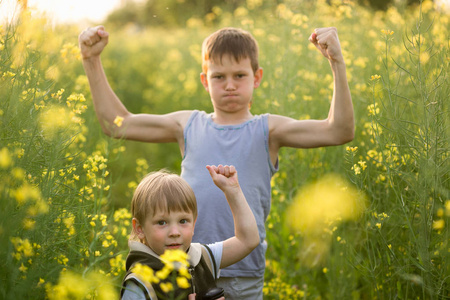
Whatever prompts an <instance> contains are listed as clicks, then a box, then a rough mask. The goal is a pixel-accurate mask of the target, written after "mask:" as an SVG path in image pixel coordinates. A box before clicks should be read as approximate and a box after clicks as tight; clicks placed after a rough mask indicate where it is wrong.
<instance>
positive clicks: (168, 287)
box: [160, 282, 173, 293]
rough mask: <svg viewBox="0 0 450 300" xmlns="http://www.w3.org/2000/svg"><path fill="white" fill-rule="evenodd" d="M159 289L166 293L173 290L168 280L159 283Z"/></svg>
mask: <svg viewBox="0 0 450 300" xmlns="http://www.w3.org/2000/svg"><path fill="white" fill-rule="evenodd" d="M160 287H161V290H162V291H163V292H164V293H168V292H170V291H173V285H172V284H171V283H170V282H163V283H161V284H160Z"/></svg>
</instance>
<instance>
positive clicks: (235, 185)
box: [206, 165, 259, 268]
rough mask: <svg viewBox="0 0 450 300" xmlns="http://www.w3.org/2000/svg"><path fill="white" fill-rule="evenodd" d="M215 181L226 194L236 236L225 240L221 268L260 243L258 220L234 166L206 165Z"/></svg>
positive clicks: (235, 260) (248, 252)
mask: <svg viewBox="0 0 450 300" xmlns="http://www.w3.org/2000/svg"><path fill="white" fill-rule="evenodd" d="M206 168H207V169H208V171H209V174H210V175H211V178H212V179H213V181H214V183H215V184H216V185H217V187H219V188H220V189H221V190H222V191H223V192H224V194H225V197H226V198H227V201H228V204H229V205H230V208H231V212H232V214H233V218H234V234H235V236H233V237H231V238H229V239H227V240H226V241H224V242H223V254H222V261H221V264H220V268H225V267H228V266H229V265H232V264H234V263H236V262H238V261H240V260H241V259H243V258H244V257H246V256H247V255H248V254H250V252H252V251H253V249H255V248H256V246H258V244H259V233H258V227H257V225H256V220H255V217H254V215H253V212H252V210H251V209H250V206H249V205H248V203H247V200H246V199H245V196H244V194H243V193H242V190H241V187H240V185H239V181H238V176H237V171H236V169H235V168H234V166H222V165H219V166H206Z"/></svg>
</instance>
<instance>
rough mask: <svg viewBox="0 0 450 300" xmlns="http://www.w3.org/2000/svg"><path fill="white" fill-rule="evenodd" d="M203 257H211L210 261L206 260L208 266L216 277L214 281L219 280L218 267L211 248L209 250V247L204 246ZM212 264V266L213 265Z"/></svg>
mask: <svg viewBox="0 0 450 300" xmlns="http://www.w3.org/2000/svg"><path fill="white" fill-rule="evenodd" d="M202 246H203V247H202V255H203V256H204V257H207V256H208V257H209V259H205V261H206V265H207V266H208V268H209V270H210V271H211V274H213V276H214V280H217V265H216V259H215V258H214V255H213V253H212V251H211V248H209V247H208V246H207V245H205V244H202ZM211 262H212V264H211Z"/></svg>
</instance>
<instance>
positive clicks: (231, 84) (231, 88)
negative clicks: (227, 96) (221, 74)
mask: <svg viewBox="0 0 450 300" xmlns="http://www.w3.org/2000/svg"><path fill="white" fill-rule="evenodd" d="M235 89H236V85H235V84H234V82H233V80H228V81H227V85H226V87H225V90H227V91H234V90H235Z"/></svg>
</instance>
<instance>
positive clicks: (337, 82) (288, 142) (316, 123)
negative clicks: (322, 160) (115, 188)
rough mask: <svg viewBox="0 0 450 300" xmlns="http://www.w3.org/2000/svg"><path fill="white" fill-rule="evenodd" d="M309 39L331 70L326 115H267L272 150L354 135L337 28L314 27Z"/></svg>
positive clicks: (331, 142) (317, 144)
mask: <svg viewBox="0 0 450 300" xmlns="http://www.w3.org/2000/svg"><path fill="white" fill-rule="evenodd" d="M309 41H310V42H311V43H313V44H314V45H315V46H316V48H317V49H318V50H319V51H320V52H321V53H322V55H323V56H324V57H325V58H327V59H328V61H329V63H330V66H331V71H332V73H333V79H334V90H333V98H332V100H331V106H330V110H329V113H328V117H327V118H326V119H324V120H302V121H299V120H295V119H292V118H288V117H283V116H277V115H270V118H269V126H270V144H271V152H276V153H277V152H278V149H279V148H281V147H295V148H312V147H322V146H332V145H340V144H344V143H347V142H349V141H351V140H352V139H353V137H354V116H353V104H352V97H351V94H350V89H349V87H348V82H347V74H346V67H345V62H344V57H343V55H342V50H341V45H340V42H339V38H338V34H337V29H336V28H334V27H329V28H318V29H315V30H314V32H313V33H312V34H311V36H310V37H309ZM317 85H320V83H317Z"/></svg>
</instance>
